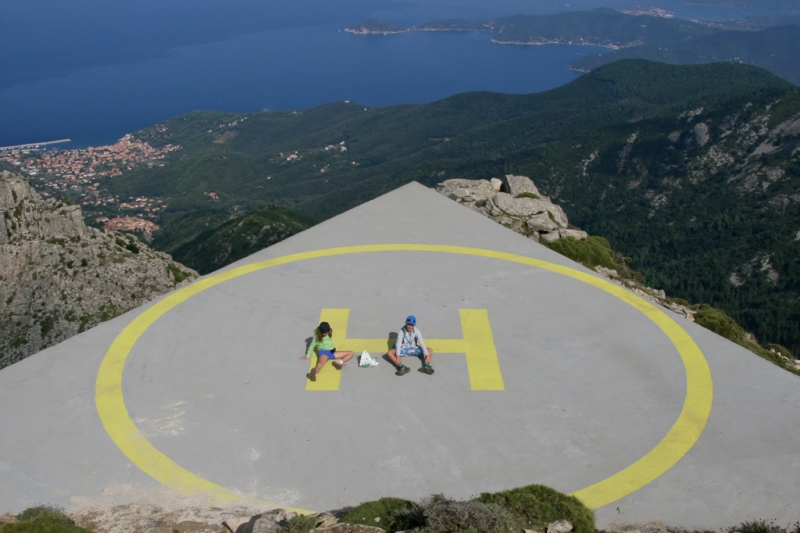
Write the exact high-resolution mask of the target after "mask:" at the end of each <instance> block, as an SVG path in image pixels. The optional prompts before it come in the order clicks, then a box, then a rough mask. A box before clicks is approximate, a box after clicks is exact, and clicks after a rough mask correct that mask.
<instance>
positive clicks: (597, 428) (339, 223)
mask: <svg viewBox="0 0 800 533" xmlns="http://www.w3.org/2000/svg"><path fill="white" fill-rule="evenodd" d="M408 314H415V315H416V316H417V317H418V320H419V323H418V325H419V328H420V329H421V330H422V332H423V333H424V335H425V337H426V338H427V339H430V345H431V346H432V347H433V349H434V351H435V354H434V367H435V369H436V373H435V374H434V375H432V376H428V375H425V374H422V373H420V372H417V369H418V367H419V363H418V362H417V361H411V364H410V366H411V367H412V368H413V369H414V371H412V372H411V373H410V374H408V375H405V376H402V377H397V376H395V375H394V369H393V368H392V367H391V365H389V364H388V363H387V362H385V361H384V360H383V359H380V361H381V363H380V365H379V366H377V367H375V368H369V369H362V368H359V367H357V366H356V365H355V361H353V362H351V363H350V364H349V365H347V366H345V368H344V370H343V371H341V372H337V371H336V370H334V369H333V368H331V367H330V365H329V366H327V367H326V368H325V369H324V371H323V372H322V374H321V375H320V379H319V381H317V382H316V383H315V384H311V383H309V382H308V381H307V380H306V378H305V374H306V372H307V371H308V365H309V362H308V361H302V360H300V359H299V357H300V356H301V355H303V353H304V351H305V347H306V342H307V340H308V339H309V337H310V336H311V332H312V330H313V328H314V327H315V326H316V324H317V323H318V322H319V321H320V319H321V318H324V319H326V320H328V321H330V322H331V323H332V325H333V327H334V340H335V341H336V344H337V347H338V348H339V349H350V350H356V351H361V350H363V349H368V350H370V352H372V353H373V354H374V355H376V356H377V357H379V358H380V356H381V355H382V354H383V353H385V351H386V347H387V345H388V343H389V342H390V339H391V338H392V336H393V335H394V334H396V332H397V331H398V329H399V328H400V327H401V326H402V323H403V320H404V318H405V316H406V315H408ZM0 424H1V427H2V431H0V507H2V508H0V512H2V511H15V512H16V511H19V510H21V509H23V508H25V507H27V506H30V505H32V504H36V503H43V502H47V503H54V504H60V505H63V506H66V507H70V506H71V505H72V504H73V503H74V502H75V501H76V499H79V498H95V499H99V498H100V497H101V496H102V494H103V493H104V491H108V490H110V489H112V488H113V487H118V486H127V487H134V488H136V489H137V490H142V491H158V490H163V488H164V487H167V489H168V490H171V491H172V490H174V491H175V492H176V493H181V494H185V495H189V496H191V495H193V494H194V495H197V494H200V495H205V496H208V498H209V501H217V502H219V501H221V502H230V501H234V500H235V499H236V498H238V497H240V495H249V496H255V497H257V498H259V499H260V500H263V501H264V502H268V503H270V504H275V505H281V506H290V507H294V508H299V509H306V510H326V509H334V508H340V507H343V506H347V505H355V504H358V503H360V502H362V501H365V500H368V499H376V498H378V497H381V496H399V497H404V498H408V499H419V498H422V497H424V496H427V495H430V494H432V493H444V494H447V495H449V496H452V497H455V498H468V497H470V496H472V495H475V494H478V493H480V492H486V491H497V490H501V489H509V488H513V487H518V486H522V485H527V484H531V483H541V484H546V485H549V486H552V487H554V488H556V489H558V490H561V491H563V492H568V493H575V494H576V495H577V496H579V497H581V498H582V499H583V500H584V501H586V502H587V503H588V504H589V505H591V506H592V507H595V508H596V509H597V510H596V514H597V519H598V524H599V526H601V527H606V526H607V525H609V524H611V523H614V522H618V523H633V522H645V521H652V520H660V521H663V522H665V523H667V524H670V525H674V526H684V527H693V528H717V527H722V526H729V525H735V524H738V523H739V522H741V521H744V520H748V519H753V518H776V519H778V521H779V522H786V523H788V522H789V521H793V520H797V519H798V518H800V500H798V497H797V494H799V493H800V451H798V450H799V449H800V445H799V444H798V443H799V442H800V378H797V377H796V376H793V375H791V374H789V373H788V372H785V371H783V370H781V369H779V368H777V367H775V366H773V365H771V364H769V363H767V362H765V361H763V360H761V359H759V358H758V357H756V356H755V355H753V354H751V353H750V352H748V351H746V350H744V349H742V348H740V347H738V346H736V345H735V344H733V343H730V342H728V341H726V340H724V339H722V338H721V337H718V336H717V335H715V334H713V333H711V332H709V331H707V330H705V329H703V328H701V327H699V326H697V325H695V324H693V323H691V322H689V321H687V320H685V319H683V318H681V317H678V316H677V315H673V314H671V313H670V312H669V311H666V310H662V309H660V308H657V307H654V306H652V305H651V304H649V303H647V302H645V301H643V300H641V299H640V298H638V297H636V296H634V295H632V294H631V293H629V292H627V291H625V290H624V289H621V288H619V287H617V286H616V285H614V284H612V283H610V282H607V281H605V280H603V279H602V278H600V277H599V276H597V275H595V274H594V273H592V272H591V271H589V270H587V269H585V268H583V267H581V266H580V265H577V264H575V263H573V262H571V261H569V260H568V259H566V258H564V257H562V256H560V255H558V254H556V253H554V252H552V251H550V250H548V249H547V248H545V247H543V246H540V245H539V244H537V243H535V242H533V241H530V240H528V239H525V238H524V237H522V236H520V235H517V234H516V233H513V232H511V231H509V230H507V229H505V228H503V227H501V226H500V225H497V224H495V223H494V222H492V221H490V220H488V219H485V218H483V217H482V216H480V215H478V214H477V213H474V212H472V211H470V210H468V209H466V208H464V207H462V206H459V205H458V204H456V203H455V202H452V201H450V200H448V199H446V198H444V197H442V196H440V195H438V194H436V193H435V192H433V191H430V190H428V189H426V188H424V187H422V186H420V185H418V184H411V185H407V186H405V187H403V188H401V189H398V190H396V191H394V192H392V193H390V194H387V195H385V196H383V197H381V198H378V199H376V200H373V201H372V202H369V203H367V204H364V205H362V206H360V207H358V208H356V209H354V210H352V211H349V212H347V213H345V214H343V215H341V216H339V217H336V218H334V219H331V220H329V221H327V222H325V223H323V224H320V225H318V226H316V227H314V228H312V229H310V230H308V231H305V232H303V233H302V234H300V235H297V236H295V237H292V238H290V239H288V240H286V241H284V242H282V243H280V244H277V245H275V246H272V247H270V248H268V249H266V250H263V251H261V252H259V253H257V254H254V255H253V256H251V257H249V258H247V259H245V260H243V261H240V262H238V263H236V264H234V265H231V266H230V267H228V268H227V269H225V270H224V271H222V272H221V273H216V274H214V275H211V276H207V277H205V278H203V279H202V280H200V281H198V282H196V283H195V284H194V285H192V286H190V287H189V288H187V289H184V290H182V291H178V292H175V293H172V294H171V295H168V296H166V297H164V298H162V299H160V300H158V301H156V302H153V303H151V304H149V305H148V306H144V307H142V308H140V309H137V310H135V311H132V312H130V313H127V314H125V315H123V316H121V317H118V318H117V319H115V320H112V321H110V322H107V323H105V324H102V325H100V326H98V327H96V328H94V329H93V330H91V331H88V332H86V333H83V334H81V335H78V336H76V337H74V338H72V339H70V340H68V341H66V342H64V343H62V344H60V345H58V346H55V347H53V348H50V349H48V350H45V351H43V352H41V353H39V354H37V355H35V356H33V357H30V358H29V359H26V360H24V361H22V362H20V363H17V364H15V365H12V366H11V367H8V368H6V369H4V370H2V371H0Z"/></svg>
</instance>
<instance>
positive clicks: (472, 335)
mask: <svg viewBox="0 0 800 533" xmlns="http://www.w3.org/2000/svg"><path fill="white" fill-rule="evenodd" d="M460 316H461V331H462V332H463V335H464V338H463V339H428V340H427V341H426V343H425V344H426V345H428V346H430V348H431V350H433V351H434V352H436V353H463V354H464V355H466V357H467V372H468V373H469V384H470V389H471V390H505V386H504V385H503V374H502V373H501V372H500V360H499V359H498V358H497V348H496V347H495V345H494V337H493V335H492V325H491V324H490V323H489V311H487V310H486V309H461V310H460ZM349 318H350V310H349V309H323V310H322V314H320V317H319V320H320V322H323V321H325V322H328V323H329V324H330V325H331V329H333V334H334V344H336V346H338V347H339V348H338V349H339V350H342V351H354V352H356V351H363V350H367V351H368V352H373V353H376V354H377V353H385V352H386V351H387V350H390V349H391V348H392V347H393V346H394V341H393V340H392V339H349V338H347V325H348V320H349ZM316 365H317V360H316V359H315V358H312V360H311V363H310V364H309V367H308V369H309V371H310V370H311V369H312V368H314V367H315V366H316ZM326 366H327V365H326ZM324 368H325V366H323V369H324ZM330 374H331V373H330V372H325V377H324V378H323V377H321V376H322V374H318V375H317V381H307V382H306V390H307V391H337V390H339V387H340V385H341V374H340V373H338V372H337V373H336V375H335V376H331V375H330Z"/></svg>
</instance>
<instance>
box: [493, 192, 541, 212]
mask: <svg viewBox="0 0 800 533" xmlns="http://www.w3.org/2000/svg"><path fill="white" fill-rule="evenodd" d="M492 202H493V203H494V205H496V206H497V208H498V209H500V211H502V212H503V213H506V214H507V215H511V216H514V217H529V216H532V215H536V214H538V213H544V212H546V211H547V204H546V203H545V202H544V201H543V200H541V199H539V200H537V199H536V198H514V196H512V195H510V194H508V193H505V192H501V193H497V194H496V195H495V196H494V198H492ZM550 205H552V204H550Z"/></svg>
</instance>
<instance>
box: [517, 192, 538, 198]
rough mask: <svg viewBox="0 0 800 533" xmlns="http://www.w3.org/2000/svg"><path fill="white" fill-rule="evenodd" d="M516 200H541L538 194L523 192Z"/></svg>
mask: <svg viewBox="0 0 800 533" xmlns="http://www.w3.org/2000/svg"><path fill="white" fill-rule="evenodd" d="M514 198H533V199H534V200H538V199H539V195H538V194H536V193H532V192H521V193H519V194H518V195H516V196H515V197H514Z"/></svg>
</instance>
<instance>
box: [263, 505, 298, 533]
mask: <svg viewBox="0 0 800 533" xmlns="http://www.w3.org/2000/svg"><path fill="white" fill-rule="evenodd" d="M295 516H297V513H294V512H292V511H287V510H286V509H273V510H271V511H267V512H266V513H264V514H262V515H261V516H260V517H259V518H258V519H257V520H256V521H255V523H254V524H253V533H277V532H279V531H282V530H283V529H284V525H285V524H286V522H288V521H289V520H291V519H292V518H294V517H295Z"/></svg>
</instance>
